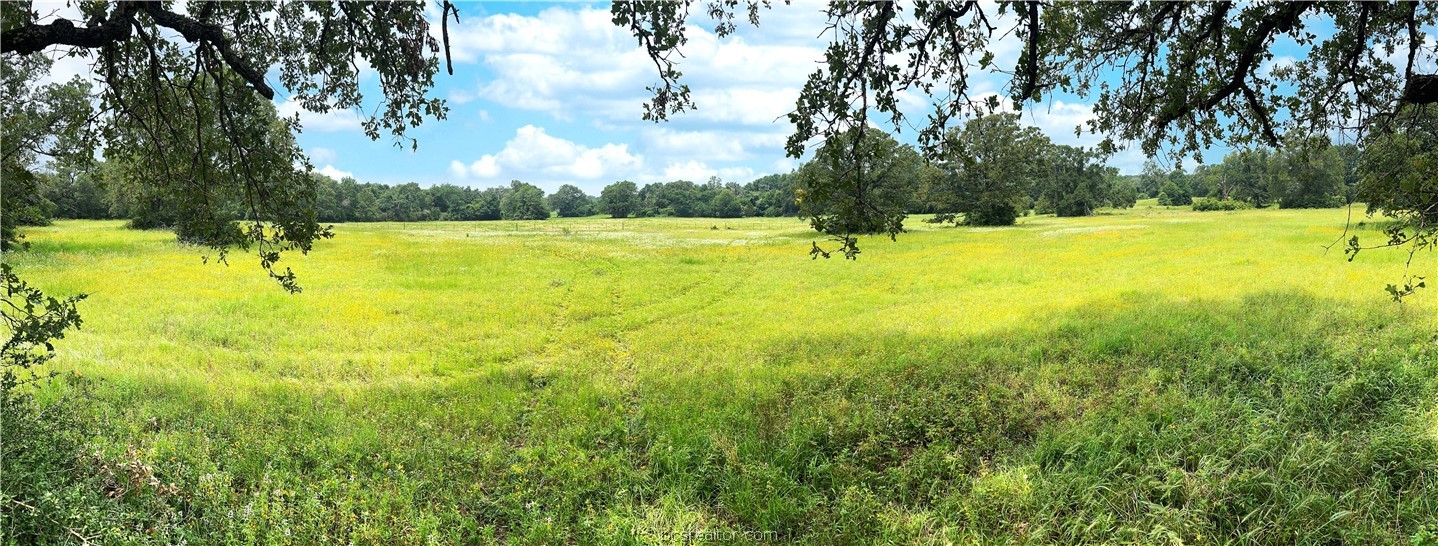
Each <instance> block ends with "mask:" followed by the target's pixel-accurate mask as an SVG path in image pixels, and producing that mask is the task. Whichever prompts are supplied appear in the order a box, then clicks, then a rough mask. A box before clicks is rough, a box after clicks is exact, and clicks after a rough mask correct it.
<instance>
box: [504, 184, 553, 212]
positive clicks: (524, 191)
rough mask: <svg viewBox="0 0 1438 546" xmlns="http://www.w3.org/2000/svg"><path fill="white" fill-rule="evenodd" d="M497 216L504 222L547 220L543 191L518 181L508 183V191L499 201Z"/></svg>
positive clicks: (547, 208)
mask: <svg viewBox="0 0 1438 546" xmlns="http://www.w3.org/2000/svg"><path fill="white" fill-rule="evenodd" d="M499 215H500V217H502V218H504V219H505V220H548V219H549V207H548V206H547V205H545V204H544V190H541V189H539V186H535V185H533V184H527V183H524V182H520V181H518V180H515V181H512V182H510V183H509V190H508V191H506V192H504V197H502V198H500V200H499Z"/></svg>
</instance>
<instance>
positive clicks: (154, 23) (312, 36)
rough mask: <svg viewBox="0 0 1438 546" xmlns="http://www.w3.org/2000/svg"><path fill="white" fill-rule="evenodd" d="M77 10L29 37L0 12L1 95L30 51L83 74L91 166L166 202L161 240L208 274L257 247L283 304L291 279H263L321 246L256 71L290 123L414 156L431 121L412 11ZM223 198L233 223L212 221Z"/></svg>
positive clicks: (26, 26)
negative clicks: (338, 125) (92, 134)
mask: <svg viewBox="0 0 1438 546" xmlns="http://www.w3.org/2000/svg"><path fill="white" fill-rule="evenodd" d="M78 8H79V12H80V14H81V17H80V20H69V19H66V18H56V19H54V20H53V21H49V22H43V23H42V22H41V19H42V17H43V16H44V15H45V14H42V9H41V6H37V5H35V4H33V3H32V2H4V3H0V32H3V34H4V39H3V40H0V52H3V53H4V62H5V72H6V76H5V77H6V79H7V80H9V79H11V78H18V79H20V80H21V81H22V82H33V81H35V80H37V79H38V77H39V76H41V75H42V74H43V71H38V70H24V69H12V67H15V66H20V65H24V63H31V62H33V61H29V60H27V59H31V58H33V57H34V56H35V54H37V53H38V52H41V51H52V52H57V53H58V54H60V55H65V56H74V57H81V58H85V59H89V60H90V62H91V68H92V70H93V72H94V73H95V74H97V75H98V77H99V80H100V81H99V84H98V85H96V86H95V87H94V89H93V90H92V91H91V96H92V97H93V98H95V99H97V105H98V107H99V112H98V113H97V115H96V116H94V118H93V119H94V121H95V122H96V123H95V124H87V125H86V127H87V129H90V130H96V131H98V133H99V134H100V135H101V137H102V138H101V142H102V144H103V145H104V148H105V154H106V157H107V158H110V159H112V160H114V161H115V162H117V163H118V164H119V165H120V168H122V169H123V170H124V171H125V174H126V176H125V178H126V179H128V180H130V181H133V182H132V183H134V184H137V185H138V186H139V188H138V189H139V190H143V191H141V192H140V193H150V194H154V195H161V194H163V195H165V196H166V197H167V198H168V199H171V201H170V204H171V206H172V207H173V209H174V212H175V216H176V218H177V220H178V224H179V225H178V226H177V231H181V232H184V233H188V234H189V235H190V239H191V240H192V241H193V242H196V243H200V244H204V245H208V246H210V247H212V248H213V249H215V250H216V251H218V252H219V253H220V256H221V259H223V256H224V253H225V251H226V249H228V248H230V247H232V246H239V247H242V248H251V247H257V249H258V252H259V255H260V262H261V265H262V266H264V267H265V268H266V269H267V270H269V271H270V274H271V275H272V276H273V277H275V278H276V279H277V280H279V281H280V283H281V284H282V285H284V286H285V287H286V288H287V289H290V290H298V289H299V287H298V285H297V284H296V283H295V278H294V274H293V273H292V272H291V271H289V270H288V269H287V268H286V269H285V271H284V272H280V271H277V270H275V263H276V262H277V261H278V260H279V259H280V255H281V252H283V251H288V250H299V251H301V252H304V251H308V250H309V249H310V248H311V246H312V245H313V243H314V241H315V240H317V239H320V238H323V237H327V236H329V231H328V230H326V229H325V228H323V227H321V226H320V225H319V224H318V223H317V221H316V220H315V217H314V211H313V207H312V206H309V205H308V201H307V199H308V198H309V196H310V195H311V194H312V190H311V189H310V188H309V178H308V177H307V176H305V172H306V171H308V170H309V165H308V161H307V159H306V158H305V157H304V155H303V154H302V153H301V152H300V150H299V149H298V148H297V147H296V146H295V145H294V137H293V133H294V132H295V131H296V130H298V129H299V122H298V118H297V116H296V117H292V118H288V119H284V118H279V117H277V116H276V113H275V107H274V104H273V102H272V100H273V99H274V96H275V91H274V88H273V87H271V85H270V84H269V83H268V82H267V81H266V79H265V73H266V70H267V69H269V68H270V67H273V68H274V69H275V70H276V72H277V73H278V76H279V77H278V79H279V84H280V85H281V86H283V87H284V88H285V89H286V90H287V91H288V92H289V95H290V98H289V100H291V101H294V102H296V103H298V104H299V105H300V106H302V107H303V108H304V109H306V110H310V111H313V112H321V113H323V112H328V111H330V110H333V109H352V110H356V111H358V112H360V113H362V114H363V118H362V120H361V125H362V127H363V128H364V131H365V133H366V134H367V135H369V137H370V138H372V139H378V138H380V137H381V135H382V134H383V133H387V134H388V135H389V136H390V137H391V138H392V139H393V140H394V142H395V143H396V144H401V143H406V142H407V143H409V144H411V145H414V144H415V142H414V140H413V139H410V138H408V137H407V130H408V129H410V128H413V127H416V126H418V125H419V124H420V123H422V122H423V121H424V120H425V119H427V118H442V117H444V115H445V112H446V109H445V106H444V102H443V101H442V100H440V99H437V98H432V97H429V96H428V95H429V91H430V89H431V88H432V87H433V83H434V76H435V74H436V73H437V72H438V69H439V59H438V53H439V43H438V41H437V40H436V39H435V38H434V37H432V36H431V34H430V31H429V29H430V23H429V21H428V20H427V19H426V17H425V13H424V9H425V6H424V4H423V3H419V2H403V3H402V2H394V3H390V2H372V3H357V2H356V3H350V2H275V3H270V2H264V3H260V2H191V3H189V4H186V5H185V6H184V8H185V9H183V10H181V9H178V8H179V6H176V5H174V4H169V3H159V2H115V3H110V2H100V1H88V0H87V1H82V2H79V3H78ZM361 66H367V67H369V69H372V70H373V71H374V72H375V74H376V75H377V76H378V80H379V82H380V89H381V90H382V95H383V96H382V97H380V98H379V99H378V101H372V100H371V101H367V99H366V97H365V95H364V94H363V93H362V92H361V86H360V83H359V75H360V72H361ZM26 98H27V97H26V96H24V95H16V94H12V93H10V92H9V90H8V89H7V95H6V103H7V111H6V112H7V117H9V114H10V113H11V112H12V111H23V110H24V109H26V108H30V107H29V106H24V104H28V103H27V102H24V101H23V99H26ZM87 98H88V97H87ZM14 101H22V102H20V103H19V104H15V103H14ZM375 102H377V104H374V103H375ZM87 103H88V101H87ZM42 114H43V112H42ZM42 117H43V116H42ZM7 125H8V123H7ZM7 136H8V135H7ZM46 136H47V137H48V136H56V137H61V138H57V139H56V140H64V141H75V142H82V141H84V140H83V139H69V138H64V137H69V136H70V135H58V134H57V135H46ZM8 140H9V139H8V138H7V141H8ZM12 167H13V169H15V170H24V171H27V172H28V171H29V170H31V169H32V168H33V164H31V163H24V162H20V161H16V162H14V163H11V162H10V160H9V159H8V157H7V170H11V169H12ZM7 180H8V177H7ZM234 195H238V196H241V199H239V200H238V202H240V203H242V204H243V207H242V208H241V209H240V210H236V211H226V210H221V209H220V208H219V205H218V204H219V203H225V202H233V201H235V200H232V199H229V198H228V197H229V196H234ZM237 220H243V221H244V222H245V225H246V226H247V227H245V228H239V227H237V226H235V221H237Z"/></svg>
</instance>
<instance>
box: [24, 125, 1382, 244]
mask: <svg viewBox="0 0 1438 546" xmlns="http://www.w3.org/2000/svg"><path fill="white" fill-rule="evenodd" d="M1036 161H1042V159H1041V158H1040V159H1036ZM1357 161H1358V154H1357V149H1356V148H1355V147H1353V146H1348V145H1339V146H1316V147H1314V149H1313V150H1305V151H1285V150H1271V149H1266V148H1254V149H1249V150H1240V151H1235V152H1233V153H1230V154H1229V155H1228V156H1227V157H1225V158H1224V160H1223V162H1222V163H1221V164H1219V165H1202V166H1199V167H1198V168H1197V169H1195V170H1194V172H1191V173H1190V172H1186V171H1185V170H1184V169H1182V168H1177V169H1171V170H1165V169H1162V168H1160V167H1159V166H1158V165H1157V164H1156V163H1155V162H1152V161H1150V162H1148V163H1147V164H1146V165H1145V167H1144V170H1143V172H1142V173H1141V174H1138V175H1119V174H1117V170H1116V169H1112V168H1107V167H1102V166H1101V165H1099V166H1098V168H1096V169H1091V171H1093V172H1095V173H1097V174H1095V175H1093V178H1094V182H1093V183H1092V184H1091V185H1092V186H1093V187H1095V188H1096V190H1095V191H1094V192H1093V193H1094V195H1096V196H1097V197H1096V198H1095V199H1094V200H1093V203H1092V204H1091V205H1087V206H1084V207H1077V208H1076V207H1065V206H1062V205H1063V203H1055V202H1054V201H1055V198H1056V197H1055V196H1060V195H1071V194H1072V193H1073V192H1072V191H1071V188H1064V189H1065V190H1069V191H1066V192H1055V191H1052V190H1055V189H1058V186H1059V184H1058V182H1059V180H1058V178H1060V177H1061V174H1059V173H1058V171H1059V170H1058V169H1048V170H1046V169H1042V168H1041V169H1036V170H1035V172H1038V173H1040V174H1039V175H1036V176H1031V177H1029V178H1030V179H1029V180H1027V181H1026V183H1024V184H1022V185H1020V189H1021V190H1023V191H1022V193H1020V194H1019V195H1017V196H1016V197H1015V198H1013V199H1010V200H1009V201H1012V202H1013V204H1012V207H1013V210H1014V212H1015V215H1016V216H1022V215H1025V214H1055V213H1056V214H1058V215H1060V216H1080V215H1086V214H1092V213H1093V211H1094V209H1095V208H1097V207H1125V206H1132V204H1133V202H1134V201H1135V200H1136V199H1143V198H1154V197H1157V198H1158V199H1159V202H1160V204H1162V205H1173V206H1186V205H1190V204H1194V203H1193V201H1194V199H1196V198H1205V197H1206V198H1209V200H1208V201H1204V202H1201V203H1200V204H1199V205H1198V206H1199V207H1203V208H1208V207H1213V208H1217V209H1221V210H1222V209H1227V208H1231V207H1226V206H1215V205H1214V202H1223V203H1233V204H1236V205H1242V206H1252V207H1265V206H1269V205H1275V204H1276V205H1278V206H1281V207H1284V208H1312V207H1333V206H1340V205H1343V204H1344V203H1347V202H1351V201H1353V200H1354V199H1355V197H1357V196H1355V195H1354V188H1355V187H1356V183H1357V175H1356V173H1355V165H1356V164H1357ZM813 164H814V162H812V161H811V162H810V163H809V164H806V165H805V166H804V167H803V168H801V169H799V170H797V171H794V172H790V173H784V174H771V175H767V176H762V177H759V178H757V179H754V180H752V181H750V182H748V183H746V184H739V183H736V182H728V181H724V180H720V179H719V178H717V177H713V178H710V179H709V180H707V181H705V182H702V183H696V182H691V181H688V180H676V181H672V182H658V183H651V184H646V185H643V186H639V185H637V184H635V183H633V182H629V181H621V182H616V183H614V184H610V185H609V186H608V187H606V188H605V189H604V191H603V192H601V194H600V195H589V194H587V193H585V192H584V191H583V190H581V189H579V188H578V187H576V186H574V185H571V184H565V185H563V186H560V187H559V188H558V189H557V190H556V191H555V192H554V193H552V194H548V195H546V194H545V192H544V191H543V190H542V189H540V188H539V187H538V186H535V185H533V184H529V183H526V182H522V181H518V180H515V181H513V182H511V183H510V184H509V185H508V186H503V187H493V188H486V189H475V188H469V187H464V186H458V185H454V184H439V185H435V186H431V187H428V188H425V187H421V186H420V185H419V184H417V183H414V182H411V183H407V184H399V185H394V186H389V185H384V184H377V183H364V182H359V181H356V180H355V179H353V178H349V177H346V178H344V179H342V180H334V179H331V178H329V177H326V176H323V175H319V174H312V175H311V177H310V181H311V183H312V184H313V189H314V191H313V199H314V202H313V208H314V210H315V214H316V217H317V219H318V220H319V221H320V222H332V223H333V222H386V221H387V222H420V221H434V220H440V221H444V220H456V221H478V220H542V219H547V218H551V217H554V216H559V217H578V216H591V215H596V214H609V215H611V216H616V217H631V216H632V217H656V216H672V217H710V218H740V217H750V216H768V217H775V216H804V215H807V214H810V213H811V211H806V210H805V209H804V207H803V206H801V203H802V202H803V199H802V198H801V197H802V195H803V192H804V186H805V181H804V176H803V173H804V171H805V169H808V168H810V167H811V166H812V165H813ZM116 170H117V169H113V168H112V166H111V165H109V164H106V163H105V162H97V163H94V164H90V165H84V166H67V165H57V166H54V168H53V169H52V170H51V172H48V173H43V174H41V180H40V186H41V190H42V191H41V192H40V193H39V195H38V198H39V200H40V201H39V202H38V203H34V206H33V207H29V208H28V209H26V210H28V211H30V212H29V214H30V216H31V217H28V218H25V219H23V220H22V222H21V223H24V224H44V223H47V221H48V219H50V218H67V219H128V220H131V223H132V225H133V226H134V227H137V228H156V227H166V226H171V225H174V224H175V223H176V220H177V219H176V218H175V217H174V214H175V211H176V210H178V207H175V206H172V204H170V203H167V200H168V199H170V197H168V196H166V195H156V194H149V193H146V192H145V191H144V190H143V189H142V187H139V186H138V185H135V184H127V183H126V182H125V181H124V180H123V179H122V177H120V176H118V174H117V173H116V172H115V171H116ZM915 172H916V174H915V175H914V176H913V177H912V180H909V181H908V182H906V184H910V185H911V187H910V188H909V189H910V190H911V191H905V192H901V193H900V195H904V196H906V197H905V198H906V199H908V200H909V201H908V202H907V203H906V204H905V210H907V211H908V212H910V213H936V214H940V215H944V214H946V213H949V214H952V213H954V212H955V210H953V207H952V203H953V199H952V198H951V197H952V196H946V195H943V193H944V192H945V191H953V190H945V188H949V187H950V186H946V185H944V184H940V183H936V181H937V180H939V179H941V178H943V177H944V176H945V175H944V171H943V170H942V169H939V168H933V167H927V168H922V169H917V170H916V171H915ZM1045 172H1053V173H1055V174H1053V175H1052V176H1048V175H1044V174H1043V173H1045ZM1051 197H1055V198H1051ZM1007 202H1008V201H1006V203H1007ZM233 205H234V206H232V207H228V208H230V209H231V211H232V213H233V214H234V215H235V216H234V217H235V218H240V217H242V216H243V211H244V210H245V208H244V207H243V206H241V203H239V202H236V203H234V204H233ZM1007 206H1009V205H1007V204H1006V205H1005V207H1007Z"/></svg>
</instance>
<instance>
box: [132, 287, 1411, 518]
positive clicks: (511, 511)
mask: <svg viewBox="0 0 1438 546" xmlns="http://www.w3.org/2000/svg"><path fill="white" fill-rule="evenodd" d="M1040 318H1041V319H1043V320H1040V321H1038V322H1037V323H1038V324H1044V325H1047V326H1043V327H1024V326H1017V327H1014V328H1012V329H1009V330H1006V331H1001V332H995V333H990V334H985V335H980V336H974V337H968V338H957V339H954V338H940V337H932V336H915V335H912V334H908V333H905V332H895V331H890V330H883V329H876V330H874V331H869V332H832V333H815V334H812V335H806V336H801V337H798V338H795V339H788V340H784V341H781V342H778V343H774V344H772V345H770V346H767V347H764V348H762V350H761V351H759V353H760V354H761V355H763V359H762V362H761V363H758V364H757V365H752V366H727V367H726V366H724V365H723V364H725V363H716V364H715V365H714V366H712V367H707V368H705V367H697V366H696V369H695V370H693V371H689V372H685V373H675V372H674V371H673V370H624V369H616V370H615V371H606V370H605V369H596V368H594V367H588V368H582V369H581V368H576V370H575V371H573V372H564V371H560V372H552V373H551V375H542V376H541V375H537V374H536V372H535V369H534V368H529V367H526V365H524V364H522V363H520V364H513V365H507V366H505V367H502V368H499V369H495V370H494V371H493V372H491V373H485V374H481V375H477V376H473V377H468V378H461V379H455V380H453V381H449V382H443V383H436V384H433V385H431V386H411V387H403V388H401V387H389V388H375V389H370V390H363V391H357V392H347V393H345V392H323V393H315V392H313V391H305V390H302V389H295V388H293V387H285V386H275V387H273V388H270V389H266V390H264V391H263V392H261V393H259V394H256V395H255V396H254V397H253V398H252V399H250V400H247V401H242V402H228V403H225V404H219V405H216V404H206V403H204V402H203V401H196V400H187V399H191V398H194V397H195V396H199V395H197V394H196V392H195V391H194V390H193V388H185V387H182V386H179V385H170V386H165V385H149V386H138V385H133V386H130V387H127V388H129V389H133V390H131V391H130V392H129V393H128V395H129V396H133V397H135V398H132V399H131V402H125V403H120V404H117V405H115V406H112V408H113V409H114V410H115V411H117V412H118V414H119V417H117V418H116V419H114V421H115V422H117V423H118V425H117V426H115V427H114V428H112V429H110V430H109V431H107V432H106V434H107V436H109V437H110V438H114V439H115V445H123V444H125V443H126V442H143V443H148V444H149V445H150V446H151V449H152V450H153V451H152V453H153V455H152V456H151V462H150V464H151V465H152V466H153V468H154V469H155V472H156V473H157V476H159V479H161V480H162V481H164V482H167V483H174V484H175V485H176V486H177V490H178V491H180V493H165V492H163V491H158V492H157V491H150V492H149V493H145V492H144V491H141V492H139V493H136V495H137V497H136V498H135V499H144V502H143V503H142V502H140V500H135V499H129V498H128V497H121V498H119V499H118V500H117V502H121V503H134V506H137V507H140V506H143V507H145V509H147V510H154V508H153V507H154V506H155V505H156V504H157V503H156V502H155V499H156V497H157V496H158V497H160V501H159V503H158V504H159V505H163V506H169V507H170V509H171V510H173V513H174V514H183V515H182V516H173V517H168V519H165V520H164V521H167V522H170V523H169V524H170V525H172V526H173V529H171V530H169V531H167V532H168V533H171V534H170V535H167V536H180V535H184V536H187V537H189V538H188V540H190V542H224V541H225V540H224V539H223V538H215V537H248V538H247V539H246V540H251V539H253V540H254V541H260V542H263V541H265V540H267V539H268V538H276V537H280V536H284V537H288V538H289V539H290V540H296V541H299V542H318V541H323V540H340V541H346V540H354V541H356V542H357V543H378V542H386V543H393V542H401V543H409V542H420V541H424V540H429V539H434V540H437V541H439V542H442V543H473V542H486V541H508V542H525V543H556V542H568V543H649V542H660V543H693V542H725V543H727V542H739V543H745V542H748V543H783V542H791V541H792V542H809V543H826V544H828V543H854V544H868V543H877V542H926V541H939V542H943V541H945V540H952V541H956V542H965V541H979V542H999V543H1002V542H1021V543H1092V542H1106V543H1180V542H1184V543H1207V542H1215V543H1223V542H1241V543H1293V542H1301V543H1394V542H1406V541H1412V542H1419V543H1421V541H1423V540H1428V539H1431V538H1433V537H1434V535H1435V533H1438V528H1435V527H1434V526H1433V524H1432V523H1431V522H1433V521H1435V518H1438V445H1435V443H1438V439H1435V438H1434V437H1433V435H1432V432H1431V426H1432V425H1431V423H1425V422H1424V421H1425V420H1431V416H1432V415H1433V414H1432V413H1431V411H1432V409H1433V408H1432V400H1433V395H1434V394H1435V393H1438V361H1435V357H1434V352H1435V351H1438V346H1435V338H1434V334H1433V331H1432V324H1433V317H1432V316H1431V315H1429V314H1426V313H1425V312H1421V311H1415V310H1405V309H1403V308H1402V307H1399V306H1394V305H1387V304H1383V303H1380V302H1375V303H1374V304H1373V305H1370V306H1354V305H1351V304H1346V303H1340V302H1336V301H1331V300H1326V299H1321V298H1317V297H1314V296H1311V295H1306V294H1302V293H1269V294H1259V295H1254V296H1250V297H1247V298H1244V299H1241V300H1237V301H1202V300H1200V301H1172V300H1164V299H1161V298H1159V297H1156V296H1153V295H1150V294H1129V295H1127V296H1126V297H1124V298H1123V299H1121V300H1116V301H1102V302H1093V303H1092V304H1091V305H1089V306H1086V307H1084V308H1080V309H1078V310H1075V311H1069V312H1064V313H1061V314H1056V315H1054V316H1050V317H1040ZM113 394H114V395H116V396H119V397H121V398H116V400H120V399H123V396H124V393H121V392H119V391H118V390H117V391H114V392H113ZM142 398H143V399H147V400H150V401H151V402H150V403H149V404H148V405H146V404H141V403H140V402H139V400H140V399H142ZM131 403H134V405H133V406H132V405H130V404H131ZM137 408H143V409H137ZM127 439H128V440H127ZM137 532H139V531H137Z"/></svg>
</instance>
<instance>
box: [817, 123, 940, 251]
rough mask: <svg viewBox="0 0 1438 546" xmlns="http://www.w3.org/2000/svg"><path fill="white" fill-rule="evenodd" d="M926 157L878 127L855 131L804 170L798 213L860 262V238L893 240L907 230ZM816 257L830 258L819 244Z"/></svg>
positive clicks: (831, 143) (832, 143) (825, 148)
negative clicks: (908, 210)
mask: <svg viewBox="0 0 1438 546" xmlns="http://www.w3.org/2000/svg"><path fill="white" fill-rule="evenodd" d="M922 165H923V159H922V158H921V157H919V154H918V153H917V152H915V151H914V150H913V148H910V147H909V146H907V145H904V144H900V143H899V141H897V140H894V138H893V137H890V136H889V135H888V134H885V133H884V132H883V131H880V130H878V129H874V128H865V129H863V130H859V129H855V130H852V131H850V132H848V133H846V134H844V135H841V136H839V137H837V138H835V139H832V140H829V141H828V142H825V143H824V146H822V147H820V148H819V150H818V151H817V152H815V154H814V158H813V159H812V160H810V161H809V162H807V163H805V164H804V165H803V166H802V167H800V168H799V173H798V177H797V178H796V180H795V195H796V198H797V199H798V201H799V215H800V216H801V217H804V218H808V220H809V224H810V225H812V226H813V227H814V229H816V230H818V231H819V232H821V233H829V234H834V236H835V237H836V238H838V239H839V240H840V242H841V244H842V246H841V247H840V251H841V252H843V253H844V255H845V257H847V258H855V257H857V254H858V249H857V247H856V246H855V244H856V239H855V237H854V235H856V234H866V233H884V234H889V235H890V236H892V235H893V234H896V233H899V232H901V231H903V229H904V225H903V224H904V218H905V217H906V216H907V213H906V211H905V209H906V208H907V207H908V205H909V204H910V201H911V199H913V198H914V196H915V194H916V193H917V191H918V183H919V180H918V175H919V168H920V167H921V166H922ZM813 250H814V251H815V255H816V256H825V257H828V252H826V251H823V250H821V249H820V248H819V247H818V246H817V245H816V246H815V247H814V249H813Z"/></svg>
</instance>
